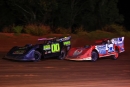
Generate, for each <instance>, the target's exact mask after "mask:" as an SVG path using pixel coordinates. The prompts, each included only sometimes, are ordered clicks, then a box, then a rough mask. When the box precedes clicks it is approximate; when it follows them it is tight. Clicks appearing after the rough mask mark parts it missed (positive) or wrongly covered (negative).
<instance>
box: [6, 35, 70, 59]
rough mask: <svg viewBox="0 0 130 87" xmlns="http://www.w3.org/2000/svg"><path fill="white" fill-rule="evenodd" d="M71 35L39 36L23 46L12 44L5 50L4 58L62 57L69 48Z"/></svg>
mask: <svg viewBox="0 0 130 87" xmlns="http://www.w3.org/2000/svg"><path fill="white" fill-rule="evenodd" d="M70 39H71V36H68V37H60V38H56V37H54V38H39V39H38V40H37V43H36V44H34V45H32V44H26V45H25V46H23V47H18V46H14V47H13V48H11V49H10V50H9V52H7V54H6V55H5V56H4V59H11V60H19V61H39V60H41V59H42V58H50V57H57V58H58V59H61V60H62V59H64V58H65V56H66V54H67V52H68V51H69V50H70V48H71V42H70Z"/></svg>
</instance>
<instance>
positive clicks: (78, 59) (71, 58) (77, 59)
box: [65, 57, 92, 61]
mask: <svg viewBox="0 0 130 87" xmlns="http://www.w3.org/2000/svg"><path fill="white" fill-rule="evenodd" d="M65 59H66V60H74V61H85V60H92V58H91V57H86V58H78V57H77V58H76V57H66V58H65Z"/></svg>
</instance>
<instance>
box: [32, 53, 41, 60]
mask: <svg viewBox="0 0 130 87" xmlns="http://www.w3.org/2000/svg"><path fill="white" fill-rule="evenodd" d="M34 58H35V60H34V62H38V61H40V60H41V53H40V52H39V51H35V52H34Z"/></svg>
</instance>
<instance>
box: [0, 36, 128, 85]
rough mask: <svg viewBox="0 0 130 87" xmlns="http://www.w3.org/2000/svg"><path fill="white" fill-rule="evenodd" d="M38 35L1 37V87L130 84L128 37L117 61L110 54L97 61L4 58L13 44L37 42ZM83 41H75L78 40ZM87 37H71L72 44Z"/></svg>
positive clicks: (75, 44) (82, 43)
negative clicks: (23, 60) (15, 59)
mask: <svg viewBox="0 0 130 87" xmlns="http://www.w3.org/2000/svg"><path fill="white" fill-rule="evenodd" d="M37 38H38V37H30V36H23V37H22V38H19V37H13V36H6V37H5V36H3V37H0V86H1V87H130V53H129V52H130V46H129V44H130V41H129V39H127V38H125V50H126V51H125V52H124V53H122V54H120V57H119V58H118V59H117V60H112V59H111V57H108V58H104V59H99V60H98V61H96V62H89V61H83V62H76V61H66V60H57V59H46V60H42V61H40V62H18V61H10V60H4V59H2V57H3V56H4V55H5V54H6V52H7V51H8V50H9V49H10V48H11V47H13V46H15V45H18V46H23V45H25V44H27V43H35V41H36V39H37ZM77 41H78V42H80V43H76V42H77ZM86 42H87V41H86V40H83V39H82V40H80V39H77V40H72V44H73V46H78V45H79V46H81V45H84V44H86Z"/></svg>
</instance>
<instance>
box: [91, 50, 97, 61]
mask: <svg viewBox="0 0 130 87" xmlns="http://www.w3.org/2000/svg"><path fill="white" fill-rule="evenodd" d="M91 57H92V60H91V61H92V62H95V61H97V59H98V53H97V52H96V51H92V53H91Z"/></svg>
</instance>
